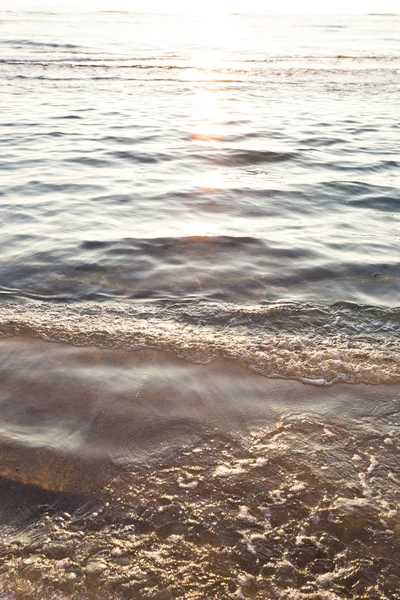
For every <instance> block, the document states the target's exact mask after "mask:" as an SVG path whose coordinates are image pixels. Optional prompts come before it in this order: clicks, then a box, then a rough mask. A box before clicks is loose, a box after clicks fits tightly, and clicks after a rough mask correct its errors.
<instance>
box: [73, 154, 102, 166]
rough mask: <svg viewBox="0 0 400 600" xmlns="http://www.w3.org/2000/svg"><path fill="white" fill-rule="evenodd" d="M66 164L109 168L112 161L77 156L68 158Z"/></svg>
mask: <svg viewBox="0 0 400 600" xmlns="http://www.w3.org/2000/svg"><path fill="white" fill-rule="evenodd" d="M65 162H68V163H74V164H79V165H84V166H87V167H108V166H110V164H111V163H110V161H109V160H106V159H103V158H95V156H76V157H74V158H66V159H65Z"/></svg>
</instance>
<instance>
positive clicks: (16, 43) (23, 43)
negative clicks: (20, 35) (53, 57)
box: [0, 39, 82, 50]
mask: <svg viewBox="0 0 400 600" xmlns="http://www.w3.org/2000/svg"><path fill="white" fill-rule="evenodd" d="M0 45H2V46H11V47H13V48H18V49H20V48H54V49H65V50H72V49H74V50H81V49H82V48H81V46H77V45H75V44H60V43H57V42H37V41H34V40H26V39H25V40H13V39H10V40H0Z"/></svg>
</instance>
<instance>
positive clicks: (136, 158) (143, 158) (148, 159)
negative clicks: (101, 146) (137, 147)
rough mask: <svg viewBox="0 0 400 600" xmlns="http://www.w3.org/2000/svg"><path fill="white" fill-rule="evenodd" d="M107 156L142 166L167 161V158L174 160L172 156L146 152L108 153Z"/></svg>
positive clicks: (122, 151)
mask: <svg viewBox="0 0 400 600" xmlns="http://www.w3.org/2000/svg"><path fill="white" fill-rule="evenodd" d="M107 155H108V156H111V157H113V158H117V159H118V160H123V161H126V162H132V163H141V164H156V163H158V162H160V160H165V159H166V158H168V159H169V160H171V158H172V157H170V156H167V155H161V154H159V153H158V154H155V153H145V152H128V151H126V150H118V151H112V152H107Z"/></svg>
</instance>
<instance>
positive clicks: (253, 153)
mask: <svg viewBox="0 0 400 600" xmlns="http://www.w3.org/2000/svg"><path fill="white" fill-rule="evenodd" d="M295 157H296V154H295V153H290V152H274V151H272V150H250V149H246V150H241V149H238V148H232V149H229V148H224V149H222V150H216V151H214V152H212V153H210V152H203V153H202V154H198V153H195V154H192V158H198V159H200V160H205V161H207V162H211V163H215V164H219V165H227V166H230V167H235V166H250V165H256V164H264V163H265V164H269V163H271V164H272V163H280V162H284V161H289V160H292V159H294V158H295Z"/></svg>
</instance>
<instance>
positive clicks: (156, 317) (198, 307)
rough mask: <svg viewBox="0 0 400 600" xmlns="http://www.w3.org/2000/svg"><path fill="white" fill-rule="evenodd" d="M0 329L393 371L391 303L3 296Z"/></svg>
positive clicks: (399, 350) (301, 367)
mask: <svg viewBox="0 0 400 600" xmlns="http://www.w3.org/2000/svg"><path fill="white" fill-rule="evenodd" d="M0 333H1V335H3V336H13V335H21V334H23V335H29V336H32V337H39V338H42V339H44V340H49V341H57V342H67V343H70V344H74V345H77V346H98V347H106V348H125V349H138V348H145V347H152V348H157V349H161V350H167V351H171V352H173V353H175V354H176V355H177V356H179V357H181V358H185V359H187V360H191V361H194V362H200V363H207V362H209V361H211V360H213V359H214V358H216V357H225V358H230V359H234V360H237V361H239V362H240V363H241V364H243V365H245V366H247V367H248V368H250V369H251V370H253V371H255V372H257V373H260V374H262V375H265V376H268V377H281V378H288V379H297V380H300V381H303V382H305V383H312V384H315V385H331V384H333V383H336V382H346V383H367V384H395V383H399V381H400V369H399V364H400V311H399V309H380V308H376V307H360V306H358V305H356V304H354V305H352V304H345V303H343V304H336V305H333V306H323V305H317V304H311V303H302V304H300V303H294V302H292V303H271V304H260V305H242V306H240V305H229V304H222V303H221V304H218V303H211V302H204V301H199V302H196V301H186V302H178V303H173V302H170V303H163V304H161V303H158V304H153V303H147V304H146V303H143V304H119V305H115V304H107V303H103V304H98V303H82V304H80V303H72V304H57V305H55V304H51V305H49V304H44V303H34V302H26V303H4V304H3V305H2V307H1V311H0Z"/></svg>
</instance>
